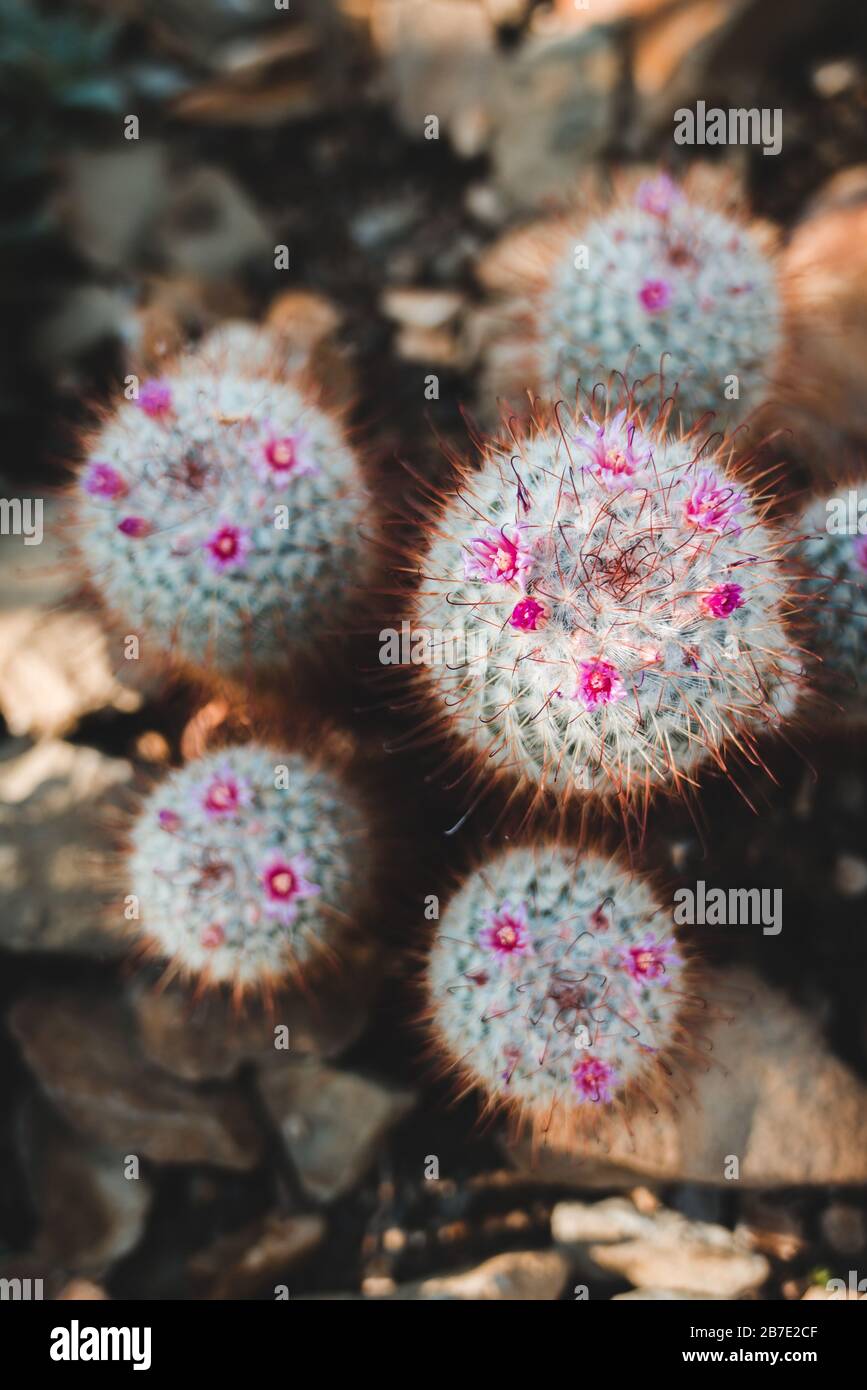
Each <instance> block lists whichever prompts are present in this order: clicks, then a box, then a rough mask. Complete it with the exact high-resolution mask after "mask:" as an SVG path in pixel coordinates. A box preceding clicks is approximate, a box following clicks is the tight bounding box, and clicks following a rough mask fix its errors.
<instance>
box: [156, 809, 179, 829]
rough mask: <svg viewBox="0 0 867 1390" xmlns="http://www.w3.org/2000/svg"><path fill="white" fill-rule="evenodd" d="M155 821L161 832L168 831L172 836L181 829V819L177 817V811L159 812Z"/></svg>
mask: <svg viewBox="0 0 867 1390" xmlns="http://www.w3.org/2000/svg"><path fill="white" fill-rule="evenodd" d="M157 820H158V821H159V823H160V826H161V827H162V829H163V830H168V831H170V832H171V833H172V834H174V832H175V831H176V830H180V828H181V818H180V816H179V815H178V813H177V811H168V810H164V811H160V813H159V815H158V816H157Z"/></svg>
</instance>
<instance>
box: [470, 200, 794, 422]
mask: <svg viewBox="0 0 867 1390" xmlns="http://www.w3.org/2000/svg"><path fill="white" fill-rule="evenodd" d="M708 182H709V181H708V179H707V177H706V176H705V177H698V176H697V177H694V178H687V180H685V181H684V182H682V183H679V182H675V181H674V180H673V179H671V178H670V177H669V176H668V175H667V174H665V173H658V174H656V175H655V176H654V177H650V178H643V179H637V178H630V179H627V180H625V181H624V182H623V183H622V185H621V187H620V191H619V192H618V193H617V194H616V195H615V196H614V197H613V198H612V199H609V200H607V201H605V202H603V203H602V204H601V205H600V206H599V207H598V208H597V209H596V210H592V211H581V212H579V213H576V214H574V215H569V214H566V215H564V216H563V217H562V218H560V219H559V220H557V221H556V222H553V223H545V224H541V225H540V226H538V227H536V228H535V229H532V228H531V229H530V230H529V231H528V230H525V231H523V232H522V233H520V234H519V236H520V255H519V256H515V257H514V260H515V262H516V263H517V264H516V269H517V274H513V273H510V272H511V264H512V259H513V258H512V257H508V256H503V257H501V258H500V259H501V260H502V261H503V262H504V263H508V265H509V268H510V269H509V271H507V270H506V268H505V264H504V265H503V267H502V268H500V267H499V266H497V267H496V270H495V274H494V287H500V288H502V289H503V290H504V291H505V293H506V294H507V295H511V296H515V297H516V309H520V290H521V285H522V281H523V285H524V296H525V299H526V303H525V305H524V309H525V313H524V321H523V324H521V323H520V322H519V323H518V324H517V325H516V327H517V328H518V331H517V332H516V333H515V334H514V335H513V336H514V339H515V351H516V352H518V353H520V349H519V348H518V346H517V345H518V343H519V342H520V341H521V339H522V338H523V340H524V341H525V342H526V341H527V339H528V338H529V341H530V342H531V344H532V350H531V353H530V360H529V361H528V362H527V364H526V365H525V367H524V371H525V373H526V379H525V380H524V381H523V382H518V381H516V382H515V383H514V386H515V387H517V388H518V389H519V390H521V391H523V390H525V389H526V388H528V387H529V388H532V389H533V390H534V391H536V392H538V393H540V394H541V395H542V396H543V397H544V398H546V399H551V398H556V397H558V396H560V395H562V396H563V397H564V398H565V399H566V400H567V401H569V402H570V403H571V402H573V401H574V399H575V392H576V385H577V383H578V382H579V381H581V382H582V383H583V384H584V385H585V386H586V385H587V384H588V383H589V382H592V381H597V380H604V379H606V378H608V377H609V375H610V374H611V373H622V374H623V375H624V376H625V378H626V379H627V381H628V382H629V384H630V386H632V387H633V388H637V386H638V383H639V382H643V383H644V387H643V390H644V399H645V401H649V400H650V399H651V398H652V397H653V396H656V397H658V396H659V393H660V389H661V390H662V394H663V395H668V394H671V393H672V392H673V391H674V388H675V386H676V387H677V409H678V411H680V412H681V413H682V415H683V417H684V419H685V420H686V421H687V422H688V423H689V424H692V423H694V422H695V421H696V420H698V419H699V418H700V417H702V416H703V414H704V413H705V412H708V411H712V412H714V414H715V423H717V424H720V425H722V426H726V425H728V424H730V423H731V422H732V421H733V420H734V419H735V418H741V417H743V415H745V414H746V413H747V412H748V411H749V410H750V409H751V408H752V407H753V406H756V405H758V404H759V403H760V402H761V401H762V400H763V398H764V397H765V396H766V394H767V392H768V390H769V383H770V382H771V381H772V380H773V378H774V373H775V370H776V367H777V362H778V356H779V351H780V344H781V339H782V330H781V309H780V291H779V287H778V283H777V280H778V277H777V270H776V264H775V260H774V258H773V256H772V254H771V251H770V247H769V246H767V247H766V243H767V242H768V241H769V237H768V235H767V234H766V233H765V230H764V228H761V229H760V228H758V227H756V228H751V227H750V225H749V224H748V222H747V221H746V219H745V218H743V217H742V216H741V215H740V213H739V212H738V211H736V210H734V209H732V208H731V207H730V206H729V204H730V202H731V200H730V199H726V198H723V197H722V196H721V191H720V190H719V189H718V188H717V187H716V186H715V185H714V187H713V188H712V189H709V188H708V187H707V184H708ZM522 261H523V264H524V266H525V269H524V271H523V273H522V272H521V269H520V266H521V263H522ZM497 278H499V279H500V282H501V283H500V286H497V285H496V281H497ZM521 330H523V331H521ZM527 330H529V332H528V331H527ZM508 336H509V335H508V332H507V333H506V337H508ZM491 353H492V354H493V355H494V356H496V354H497V353H500V354H501V355H502V356H503V359H504V362H508V352H507V349H506V348H504V347H503V346H502V345H501V344H497V343H494V344H492V347H491ZM660 381H661V388H660ZM503 384H504V385H507V391H506V394H509V389H510V388H511V384H506V383H503ZM489 385H493V386H494V387H495V394H498V395H499V394H502V392H501V391H500V390H499V389H496V388H497V387H498V386H499V383H498V382H497V380H496V373H494V374H493V379H492V380H490V381H489ZM510 399H511V397H510ZM512 404H514V402H512Z"/></svg>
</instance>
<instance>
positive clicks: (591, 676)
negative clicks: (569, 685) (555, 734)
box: [572, 657, 627, 709]
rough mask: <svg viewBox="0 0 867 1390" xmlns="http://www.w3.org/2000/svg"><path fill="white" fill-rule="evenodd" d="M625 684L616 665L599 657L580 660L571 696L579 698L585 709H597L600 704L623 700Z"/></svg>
mask: <svg viewBox="0 0 867 1390" xmlns="http://www.w3.org/2000/svg"><path fill="white" fill-rule="evenodd" d="M626 695H627V690H626V686H625V685H624V684H623V680H622V677H621V675H620V672H619V671H618V669H617V667H616V666H612V664H611V662H610V661H603V660H602V658H601V657H597V658H595V659H594V660H593V661H582V662H581V665H580V666H579V668H578V686H577V688H576V690H575V693H574V695H573V696H572V699H573V700H581V701H583V703H584V705H585V706H586V708H587V709H598V708H599V706H600V705H611V704H615V703H616V702H617V701H618V700H625V699H626Z"/></svg>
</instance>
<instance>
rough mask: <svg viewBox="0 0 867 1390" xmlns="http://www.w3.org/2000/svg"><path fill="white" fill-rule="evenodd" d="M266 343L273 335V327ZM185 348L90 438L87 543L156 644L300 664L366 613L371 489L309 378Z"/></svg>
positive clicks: (148, 641)
mask: <svg viewBox="0 0 867 1390" xmlns="http://www.w3.org/2000/svg"><path fill="white" fill-rule="evenodd" d="M263 341H264V339H263ZM254 365H255V368H256V370H254V371H247V370H245V371H241V370H235V371H232V370H231V369H230V368H229V369H226V370H224V371H220V370H218V368H217V358H216V356H215V355H213V354H210V355H206V356H204V357H201V356H197V355H195V354H192V355H189V356H187V357H186V358H182V359H180V360H179V361H178V362H177V363H175V364H174V365H173V366H171V367H169V368H167V369H166V371H165V374H164V375H163V376H162V377H161V378H159V379H154V380H148V381H143V382H141V383H140V386H139V388H138V392H137V397H136V399H133V400H125V401H123V402H122V403H121V404H120V405H119V406H118V407H117V409H116V410H115V412H114V414H113V415H111V416H110V417H109V418H108V419H107V420H106V422H105V424H104V425H103V426H102V428H101V429H100V430H98V432H97V433H96V435H95V436H94V437H93V438H92V439H91V440H90V442H89V445H88V449H87V458H86V462H85V464H84V466H83V468H82V471H81V475H80V478H79V487H78V505H77V522H78V526H77V545H78V550H79V553H80V556H81V559H82V561H83V564H84V567H85V569H86V571H87V574H88V575H89V578H90V580H91V582H92V584H93V586H94V587H95V588H96V590H97V591H98V593H99V595H100V596H101V598H102V599H103V601H104V602H105V604H106V605H107V607H108V608H109V609H110V610H112V611H113V612H114V613H116V614H117V616H118V618H119V619H120V621H121V622H122V623H124V624H126V625H127V628H128V630H129V631H131V632H133V633H136V634H138V635H140V638H141V643H142V646H143V648H144V652H145V654H150V655H154V654H155V652H162V651H166V652H170V653H171V655H172V656H173V657H174V658H176V659H177V660H178V661H179V662H181V663H188V664H191V665H192V666H194V667H197V668H205V669H207V670H208V671H209V672H215V673H218V674H228V675H239V674H242V673H247V672H255V671H257V670H261V669H263V668H265V669H268V668H275V667H287V666H288V667H291V666H292V665H293V663H294V662H295V661H296V660H297V659H298V658H299V657H302V658H303V657H304V656H305V655H310V654H313V653H315V652H316V651H317V650H319V649H321V648H322V647H323V646H324V645H325V644H326V643H327V640H328V638H329V637H330V636H332V635H333V634H334V633H335V632H338V633H339V632H340V631H345V630H347V628H348V627H349V626H350V625H351V624H352V623H353V621H354V612H353V608H354V605H355V603H356V602H357V588H358V586H359V585H362V584H363V583H364V582H365V578H366V576H367V575H368V572H369V571H368V564H369V540H370V533H371V530H372V529H373V523H372V520H371V515H370V499H369V497H368V495H367V493H366V491H365V487H364V481H363V477H362V473H361V470H360V467H359V463H358V460H357V458H356V456H355V453H354V452H353V450H352V449H351V448H350V447H349V445H348V444H347V442H346V439H345V438H344V435H343V432H342V430H341V427H340V425H339V423H338V422H337V420H336V419H335V418H334V417H333V416H332V415H331V414H329V413H328V412H326V411H324V410H323V409H322V408H321V407H320V406H319V405H318V404H317V400H316V397H315V395H314V394H313V393H312V392H311V390H310V389H309V387H307V386H306V385H305V384H304V383H303V382H302V380H301V379H300V378H297V377H296V378H292V377H290V378H289V379H287V380H285V381H282V380H278V379H277V377H276V376H275V375H273V374H272V375H268V374H267V373H266V371H265V368H264V362H262V361H261V360H259V359H256V361H255V364H254Z"/></svg>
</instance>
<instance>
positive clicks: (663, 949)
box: [620, 932, 680, 984]
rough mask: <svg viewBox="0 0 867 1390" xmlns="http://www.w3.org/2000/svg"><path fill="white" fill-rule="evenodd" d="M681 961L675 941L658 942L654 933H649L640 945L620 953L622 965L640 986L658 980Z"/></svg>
mask: <svg viewBox="0 0 867 1390" xmlns="http://www.w3.org/2000/svg"><path fill="white" fill-rule="evenodd" d="M679 959H680V957H679V956H678V954H677V951H676V949H675V943H674V941H673V940H671V941H657V940H656V938H655V937H654V935H653V932H648V933H647V935H646V936H645V937H644V940H643V941H642V942H641V943H640V945H638V946H630V947H629V948H628V949H624V950H621V952H620V964H621V965H622V966H623V968H624V969H625V970H626V972H627V974H628V975H630V976H631V977H632V979H633V980H635V981H636V983H638V984H644V983H645V981H647V980H658V979H659V978H660V977H661V976H662V975H664V974H665V973H666V971H667V970H668V967H669V966H670V965H676V964H677V963H678V962H679Z"/></svg>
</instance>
